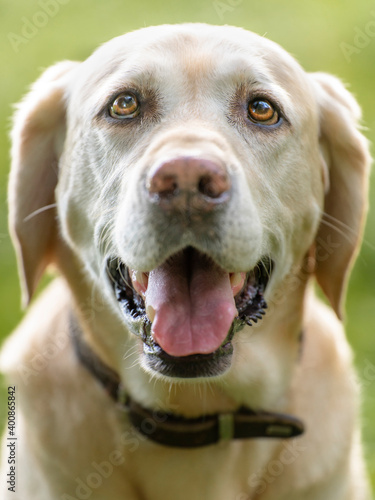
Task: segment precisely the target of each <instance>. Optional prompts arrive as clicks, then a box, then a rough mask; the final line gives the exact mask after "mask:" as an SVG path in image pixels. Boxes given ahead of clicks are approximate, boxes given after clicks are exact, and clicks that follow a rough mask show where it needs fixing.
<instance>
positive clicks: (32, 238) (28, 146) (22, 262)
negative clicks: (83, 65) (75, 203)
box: [8, 61, 78, 305]
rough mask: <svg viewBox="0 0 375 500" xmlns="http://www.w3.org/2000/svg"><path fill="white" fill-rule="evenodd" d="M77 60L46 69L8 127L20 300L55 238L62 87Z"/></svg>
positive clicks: (27, 294)
mask: <svg viewBox="0 0 375 500" xmlns="http://www.w3.org/2000/svg"><path fill="white" fill-rule="evenodd" d="M77 64H78V63H73V62H70V61H64V62H61V63H58V64H56V65H55V66H52V67H51V68H49V69H47V70H46V71H45V72H44V73H43V75H42V76H41V77H40V78H39V80H37V82H36V83H35V84H34V85H33V87H32V89H31V91H30V92H29V94H27V95H26V97H25V98H24V99H23V101H21V103H20V104H19V105H18V106H17V111H16V113H15V118H14V126H13V130H12V134H11V137H12V169H11V173H10V178H9V191H8V199H9V227H10V232H11V235H12V239H13V243H14V245H15V247H16V252H17V259H18V268H19V274H20V279H21V286H22V297H23V304H24V305H27V303H28V302H29V300H30V298H31V296H32V294H33V292H34V290H35V288H36V286H37V284H38V281H39V279H40V277H41V275H42V274H43V271H44V269H45V267H46V266H47V265H48V264H49V263H50V262H51V261H52V256H53V248H54V244H55V240H56V234H57V229H56V224H57V222H56V211H55V205H54V203H55V197H54V191H55V187H56V184H57V177H58V157H59V149H60V150H61V149H62V144H63V141H64V137H65V92H66V90H65V89H66V85H67V82H68V80H69V75H70V73H71V72H72V70H73V68H74V67H76V65H77Z"/></svg>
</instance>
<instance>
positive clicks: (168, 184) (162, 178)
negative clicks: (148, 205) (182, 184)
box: [147, 173, 179, 198]
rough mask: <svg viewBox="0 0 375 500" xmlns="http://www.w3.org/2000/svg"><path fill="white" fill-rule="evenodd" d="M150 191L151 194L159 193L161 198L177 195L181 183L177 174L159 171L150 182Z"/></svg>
mask: <svg viewBox="0 0 375 500" xmlns="http://www.w3.org/2000/svg"><path fill="white" fill-rule="evenodd" d="M147 187H148V191H149V193H150V194H151V195H157V196H159V197H161V198H169V197H171V196H177V194H178V191H179V185H178V180H177V177H176V175H173V174H166V175H163V173H159V175H155V176H154V177H153V178H152V179H151V180H150V182H149V183H148V186H147Z"/></svg>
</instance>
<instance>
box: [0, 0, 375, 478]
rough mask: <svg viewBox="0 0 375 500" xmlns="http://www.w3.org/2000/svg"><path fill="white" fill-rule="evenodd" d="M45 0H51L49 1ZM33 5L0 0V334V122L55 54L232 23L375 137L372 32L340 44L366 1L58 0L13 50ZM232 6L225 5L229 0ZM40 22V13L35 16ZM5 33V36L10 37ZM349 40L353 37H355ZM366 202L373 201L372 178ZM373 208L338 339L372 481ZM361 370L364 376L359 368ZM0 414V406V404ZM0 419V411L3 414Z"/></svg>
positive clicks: (0, 245) (2, 330)
mask: <svg viewBox="0 0 375 500" xmlns="http://www.w3.org/2000/svg"><path fill="white" fill-rule="evenodd" d="M53 1H54V0H53ZM41 2H43V0H39V3H38V2H35V1H30V0H17V2H11V0H3V1H2V2H1V3H0V33H1V51H0V67H1V68H2V76H1V80H0V130H1V132H0V275H1V288H0V318H1V321H0V340H1V339H2V338H4V337H5V336H6V335H7V334H8V333H9V331H10V330H11V329H12V328H13V327H14V325H15V324H16V323H17V322H18V321H19V318H20V315H21V312H20V307H19V304H20V299H19V288H18V283H17V277H16V267H15V259H14V255H13V250H12V248H11V243H10V239H9V237H8V235H7V223H6V183H7V172H8V169H9V161H8V157H9V154H8V149H9V143H8V138H7V134H8V128H9V117H10V115H11V105H12V103H14V102H17V101H18V100H19V99H20V97H21V96H22V94H23V93H24V92H25V90H26V88H27V86H28V85H29V84H30V83H31V82H32V81H33V80H35V79H36V78H37V76H38V75H39V74H40V71H41V69H42V68H45V67H47V66H49V65H50V64H52V63H53V62H55V61H58V60H62V59H77V60H81V59H84V58H86V57H87V56H88V55H89V54H90V53H91V52H92V50H93V49H94V48H96V47H97V46H98V45H99V44H100V43H102V42H104V41H106V40H108V39H110V38H112V37H113V36H116V35H118V34H121V33H124V32H126V31H129V30H132V29H136V28H139V27H142V26H147V25H153V24H160V23H178V22H185V21H203V22H208V23H212V24H234V25H238V26H243V27H245V28H247V29H250V30H252V31H256V32H257V33H259V34H261V35H265V36H267V37H269V38H270V39H272V40H275V41H276V42H279V43H280V44H281V45H282V46H283V47H284V48H286V49H287V50H289V51H290V52H291V53H292V54H293V55H294V56H295V57H296V58H297V59H298V60H299V61H300V63H301V64H302V65H303V66H304V67H305V69H306V70H309V71H328V72H331V73H334V74H336V75H338V76H339V77H341V78H342V79H343V80H344V81H345V82H347V83H350V89H351V90H352V92H354V94H355V95H356V96H357V99H358V100H359V102H360V104H361V106H362V109H363V117H364V125H365V126H366V127H367V128H368V130H366V132H365V133H366V135H367V136H368V138H369V139H370V141H372V142H373V141H374V138H375V132H374V131H375V107H374V102H373V93H374V81H375V37H372V36H371V37H368V39H367V40H366V39H365V40H362V41H361V43H362V48H361V49H357V52H356V53H354V54H353V55H352V57H351V60H350V62H348V60H347V59H346V58H345V57H344V54H343V51H342V44H343V43H347V44H351V45H353V44H354V42H355V39H354V37H355V35H356V33H358V30H365V29H366V27H368V26H370V25H369V23H370V22H371V21H373V22H374V21H375V14H372V13H374V12H375V5H374V3H373V2H372V0H371V1H370V0H359V1H357V2H352V1H349V0H346V1H340V2H339V1H338V0H329V1H327V0H317V1H315V2H302V1H301V0H286V1H285V2H280V1H277V0H269V1H267V2H264V1H261V0H252V1H250V0H243V1H241V0H237V1H233V0H222V1H220V2H217V1H210V0H209V1H205V0H203V1H202V0H190V1H188V2H187V1H185V2H178V1H176V0H173V1H172V0H168V1H160V2H158V3H157V4H155V3H154V2H152V1H151V0H142V1H141V2H129V1H128V2H126V1H124V0H123V1H117V0H106V1H105V2H103V1H102V0H101V1H100V0H75V1H72V0H71V1H70V2H67V3H66V4H65V5H60V4H58V3H57V4H56V5H58V6H59V7H58V9H57V10H58V12H56V13H55V15H53V16H52V15H49V16H47V17H48V19H47V22H46V25H45V26H43V27H40V28H39V29H38V30H37V32H36V33H35V35H34V36H33V38H31V39H30V40H29V41H28V42H27V43H25V44H21V45H20V46H19V51H18V52H16V51H15V50H13V48H12V46H11V43H10V41H9V34H10V33H14V34H15V35H22V29H23V27H24V26H25V18H26V19H27V20H31V21H32V20H33V18H34V19H35V16H37V18H38V15H39V18H40V14H38V13H40V12H41V11H42V8H41ZM235 3H237V4H238V5H237V6H235V7H232V6H231V4H235ZM40 19H41V18H40ZM12 36H13V35H12ZM357 42H358V40H357ZM371 199H372V200H374V199H375V183H374V180H372V185H371ZM374 277H375V210H373V212H372V214H370V217H369V220H368V224H367V229H366V234H365V244H364V246H363V250H362V252H361V255H360V258H359V260H358V262H357V265H356V267H355V270H354V273H353V277H352V281H351V285H350V290H349V295H348V302H347V316H348V328H347V330H348V336H349V339H350V342H351V344H352V346H353V349H354V351H355V353H356V365H357V367H358V372H359V374H360V376H361V377H362V378H363V379H364V406H363V422H364V441H365V445H366V449H367V454H368V463H369V470H370V473H371V477H372V481H373V484H374V485H375V426H374V424H373V423H374V422H375V391H374V388H375V380H368V379H367V380H366V373H367V372H366V367H368V366H369V365H368V363H374V364H375V342H374V339H373V334H374V332H375V314H374V312H375V284H374V282H375V280H374ZM367 375H368V374H367ZM0 396H1V395H0ZM1 412H4V407H3V405H2V404H0V418H1ZM3 416H4V414H3Z"/></svg>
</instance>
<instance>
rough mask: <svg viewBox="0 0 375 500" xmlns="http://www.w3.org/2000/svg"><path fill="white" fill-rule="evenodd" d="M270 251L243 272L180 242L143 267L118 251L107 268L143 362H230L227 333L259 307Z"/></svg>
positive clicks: (256, 314) (180, 368)
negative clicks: (135, 266)
mask: <svg viewBox="0 0 375 500" xmlns="http://www.w3.org/2000/svg"><path fill="white" fill-rule="evenodd" d="M272 269H273V262H272V261H271V260H270V259H269V258H263V259H261V260H260V261H259V262H258V264H257V265H256V266H255V267H254V269H252V270H251V271H248V272H239V273H228V272H226V271H225V270H223V269H222V268H221V267H219V266H218V265H217V264H216V263H215V262H214V261H213V260H212V259H211V258H210V257H208V256H206V255H204V254H202V253H201V252H199V251H198V250H196V249H194V248H192V247H187V248H185V249H184V250H182V251H180V252H178V253H177V254H175V255H173V256H172V257H170V258H169V259H167V260H166V261H165V262H164V263H163V264H162V265H161V266H159V267H158V268H156V269H154V270H152V271H150V272H148V273H143V272H139V271H134V270H131V269H129V268H128V267H127V266H126V265H125V264H124V263H123V262H122V261H121V260H120V259H118V258H111V259H108V261H107V274H108V276H109V278H110V280H111V283H112V287H113V290H114V293H115V296H116V298H117V300H118V302H119V304H120V306H121V309H122V312H123V314H124V317H125V320H126V323H127V324H128V326H129V328H130V330H131V331H132V332H133V333H134V334H136V335H138V336H139V337H140V338H141V339H142V340H143V347H144V354H145V360H146V363H147V365H148V366H149V367H150V368H151V369H153V370H154V371H156V372H158V373H161V374H163V375H167V376H172V377H180V378H193V377H209V376H216V375H218V374H221V373H223V372H224V371H226V370H227V369H228V368H229V367H230V364H231V356H232V353H233V347H232V343H231V341H232V339H233V336H234V334H235V333H236V332H237V331H238V330H240V329H241V328H243V326H244V325H245V324H248V325H251V324H252V323H253V322H257V321H258V320H260V319H261V318H262V317H263V315H264V314H265V312H266V308H267V304H266V302H265V299H264V296H263V294H264V291H265V289H266V287H267V284H268V281H269V279H270V276H271V273H272Z"/></svg>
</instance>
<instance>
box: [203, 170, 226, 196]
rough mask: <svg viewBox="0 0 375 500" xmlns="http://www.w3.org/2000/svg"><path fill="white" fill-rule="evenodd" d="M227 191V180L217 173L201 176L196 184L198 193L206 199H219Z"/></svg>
mask: <svg viewBox="0 0 375 500" xmlns="http://www.w3.org/2000/svg"><path fill="white" fill-rule="evenodd" d="M228 190H229V183H228V178H227V177H226V176H225V175H220V174H218V173H215V174H208V175H203V176H202V177H201V179H200V181H199V184H198V191H199V192H200V193H201V194H203V195H204V196H207V197H208V198H219V197H220V196H222V195H223V194H224V193H225V192H227V191H228Z"/></svg>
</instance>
